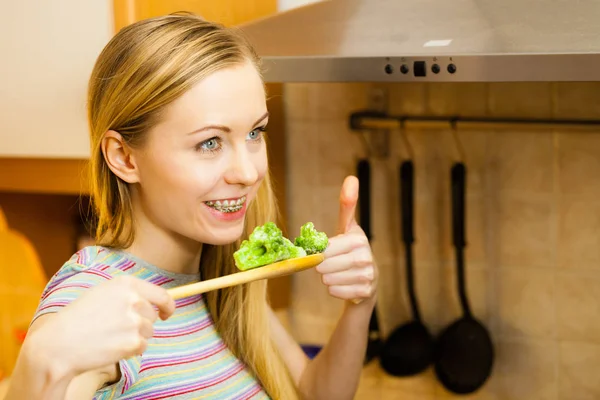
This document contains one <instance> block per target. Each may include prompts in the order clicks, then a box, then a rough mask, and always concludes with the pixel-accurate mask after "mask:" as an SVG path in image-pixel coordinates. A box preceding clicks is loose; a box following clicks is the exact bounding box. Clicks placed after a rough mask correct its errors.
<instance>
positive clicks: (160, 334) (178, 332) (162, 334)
mask: <svg viewBox="0 0 600 400" xmlns="http://www.w3.org/2000/svg"><path fill="white" fill-rule="evenodd" d="M210 325H211V321H210V320H209V319H205V320H204V321H202V323H200V324H197V323H196V322H194V324H193V325H190V326H187V327H185V328H180V329H168V330H167V329H165V330H158V329H157V330H156V331H155V332H154V336H153V337H154V338H170V337H177V336H183V335H189V334H191V333H196V332H199V331H201V330H202V329H205V328H206V327H208V326H210Z"/></svg>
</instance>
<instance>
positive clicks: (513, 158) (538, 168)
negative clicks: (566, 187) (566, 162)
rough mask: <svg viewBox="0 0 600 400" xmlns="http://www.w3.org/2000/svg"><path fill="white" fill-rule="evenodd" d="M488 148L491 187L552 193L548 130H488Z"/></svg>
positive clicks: (550, 136) (549, 135) (552, 174)
mask: <svg viewBox="0 0 600 400" xmlns="http://www.w3.org/2000/svg"><path fill="white" fill-rule="evenodd" d="M488 149H489V150H488V164H487V167H488V168H489V174H490V176H489V178H490V186H491V187H490V190H493V191H497V192H503V191H511V190H513V191H519V192H528V193H530V192H535V193H553V191H554V143H553V138H552V135H551V134H547V133H539V132H505V131H502V132H495V133H490V134H489V138H488Z"/></svg>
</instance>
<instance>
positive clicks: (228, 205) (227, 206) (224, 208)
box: [204, 196, 246, 213]
mask: <svg viewBox="0 0 600 400" xmlns="http://www.w3.org/2000/svg"><path fill="white" fill-rule="evenodd" d="M244 203H246V196H242V197H240V198H238V199H229V200H215V201H212V200H211V201H205V202H204V204H206V205H207V206H209V207H210V208H214V209H215V210H217V211H219V212H222V213H234V212H237V211H240V210H241V209H242V208H243V207H244Z"/></svg>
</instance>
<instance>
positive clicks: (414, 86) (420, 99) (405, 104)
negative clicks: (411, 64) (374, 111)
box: [387, 82, 427, 115]
mask: <svg viewBox="0 0 600 400" xmlns="http://www.w3.org/2000/svg"><path fill="white" fill-rule="evenodd" d="M387 90H388V93H389V112H390V113H391V114H404V115H414V114H422V113H424V112H425V107H426V102H425V99H426V90H427V89H426V84H424V83H413V82H410V83H391V84H389V85H387Z"/></svg>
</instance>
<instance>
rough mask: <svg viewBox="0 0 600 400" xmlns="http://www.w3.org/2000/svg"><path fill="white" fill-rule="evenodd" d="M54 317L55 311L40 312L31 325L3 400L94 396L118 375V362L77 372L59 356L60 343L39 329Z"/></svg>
mask: <svg viewBox="0 0 600 400" xmlns="http://www.w3.org/2000/svg"><path fill="white" fill-rule="evenodd" d="M52 318H55V316H54V315H53V314H48V315H44V316H41V317H40V318H39V319H37V320H36V321H35V322H34V323H33V324H32V326H31V329H30V331H29V334H28V336H27V339H26V340H25V342H24V343H23V347H22V349H21V352H20V354H19V358H18V360H17V363H16V365H15V369H14V371H13V374H12V377H11V379H10V387H9V389H8V393H7V394H6V397H5V398H4V400H17V399H44V400H46V399H48V400H54V399H57V400H59V399H60V400H78V399H91V398H93V397H94V393H95V392H96V391H97V390H98V389H99V388H100V387H102V386H103V385H104V384H105V383H106V382H109V381H111V380H114V379H115V378H116V375H117V370H116V367H115V366H112V367H109V368H101V369H97V370H92V371H89V372H86V373H83V374H80V375H77V376H76V375H74V374H73V373H72V372H71V371H70V370H69V368H68V366H67V365H65V364H64V363H63V362H62V361H61V358H60V356H59V355H60V352H61V351H65V350H63V349H60V348H58V347H59V344H57V343H56V344H55V343H52V342H47V341H46V343H44V342H43V341H44V340H45V338H44V337H43V335H40V334H39V329H40V328H42V327H43V326H44V325H46V324H47V323H48V322H49V321H51V320H52Z"/></svg>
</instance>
